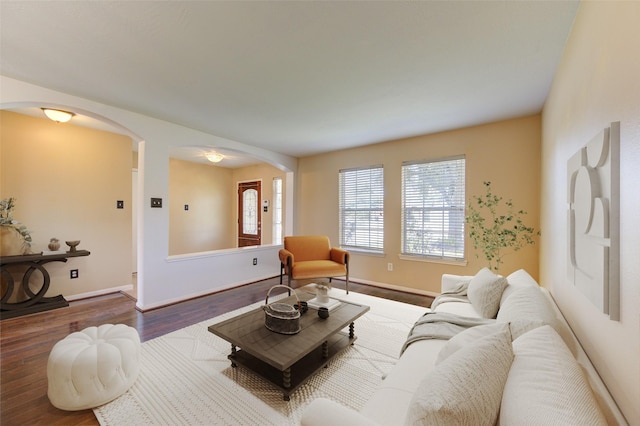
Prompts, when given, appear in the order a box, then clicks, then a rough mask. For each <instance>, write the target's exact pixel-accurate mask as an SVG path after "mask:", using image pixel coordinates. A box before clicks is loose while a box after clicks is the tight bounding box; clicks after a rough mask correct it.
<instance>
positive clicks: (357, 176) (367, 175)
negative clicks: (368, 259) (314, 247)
mask: <svg viewBox="0 0 640 426" xmlns="http://www.w3.org/2000/svg"><path fill="white" fill-rule="evenodd" d="M339 175H340V178H339V182H340V183H339V185H340V191H339V192H340V195H339V208H340V220H339V222H340V230H339V232H340V246H341V247H343V248H346V249H354V250H365V251H373V252H380V253H382V251H383V248H384V171H383V167H382V165H375V166H370V167H364V168H356V169H345V170H340V172H339Z"/></svg>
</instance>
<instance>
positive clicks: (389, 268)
mask: <svg viewBox="0 0 640 426" xmlns="http://www.w3.org/2000/svg"><path fill="white" fill-rule="evenodd" d="M387 271H393V263H391V262H389V263H387Z"/></svg>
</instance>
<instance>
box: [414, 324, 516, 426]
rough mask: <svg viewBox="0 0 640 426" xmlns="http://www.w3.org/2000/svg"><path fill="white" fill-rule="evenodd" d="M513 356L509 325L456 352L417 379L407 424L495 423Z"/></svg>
mask: <svg viewBox="0 0 640 426" xmlns="http://www.w3.org/2000/svg"><path fill="white" fill-rule="evenodd" d="M512 360H513V350H512V347H511V333H509V330H508V328H507V329H505V330H503V331H502V332H498V333H493V334H491V335H489V336H486V337H484V338H481V339H478V340H477V341H476V342H474V343H472V344H470V345H468V346H465V347H464V348H462V349H460V350H459V351H457V352H455V353H454V354H453V355H451V356H450V357H449V358H447V359H446V360H444V361H443V362H442V363H441V364H439V365H438V366H436V368H435V369H434V370H433V371H431V373H429V374H428V375H427V376H426V377H425V378H424V380H423V381H422V382H421V383H420V386H419V387H418V390H417V391H416V393H415V394H414V395H413V399H412V400H411V404H410V406H409V412H408V413H407V421H406V424H408V425H412V426H413V425H452V424H460V425H461V424H466V425H494V424H495V423H496V421H497V419H498V413H499V411H500V402H501V400H502V389H503V388H504V384H505V382H506V380H507V375H508V373H509V368H510V367H511V362H512Z"/></svg>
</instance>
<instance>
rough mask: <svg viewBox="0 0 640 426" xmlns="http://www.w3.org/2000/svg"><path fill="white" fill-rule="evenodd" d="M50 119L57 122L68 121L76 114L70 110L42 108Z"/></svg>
mask: <svg viewBox="0 0 640 426" xmlns="http://www.w3.org/2000/svg"><path fill="white" fill-rule="evenodd" d="M41 109H42V111H43V112H44V115H46V116H47V117H48V118H49V119H50V120H53V121H55V122H56V123H66V122H67V121H69V120H71V117H73V116H74V115H75V114H74V113H72V112H69V111H62V110H60V109H51V108H41Z"/></svg>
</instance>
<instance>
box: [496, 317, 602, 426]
mask: <svg viewBox="0 0 640 426" xmlns="http://www.w3.org/2000/svg"><path fill="white" fill-rule="evenodd" d="M513 352H514V359H513V364H512V365H511V370H510V371H509V375H508V378H507V382H506V384H505V387H504V392H503V394H502V406H501V408H500V425H502V426H511V425H518V426H521V425H525V426H526V425H532V426H533V425H550V424H555V425H584V426H589V425H605V424H606V420H605V418H604V416H603V414H602V411H601V410H600V406H599V405H598V403H597V401H596V399H595V397H594V396H593V392H592V391H591V388H590V386H589V384H588V382H587V379H586V378H585V377H584V374H583V373H582V369H581V367H580V364H578V362H577V361H576V360H575V358H574V357H573V355H571V352H570V351H569V348H568V347H567V346H566V345H565V344H564V341H563V340H562V338H561V337H560V336H559V335H558V333H557V332H556V331H555V330H554V329H553V328H551V327H550V326H548V325H544V326H542V327H539V328H536V329H535V330H532V331H530V332H528V333H526V334H523V335H522V336H521V337H520V338H519V339H517V340H514V342H513Z"/></svg>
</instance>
